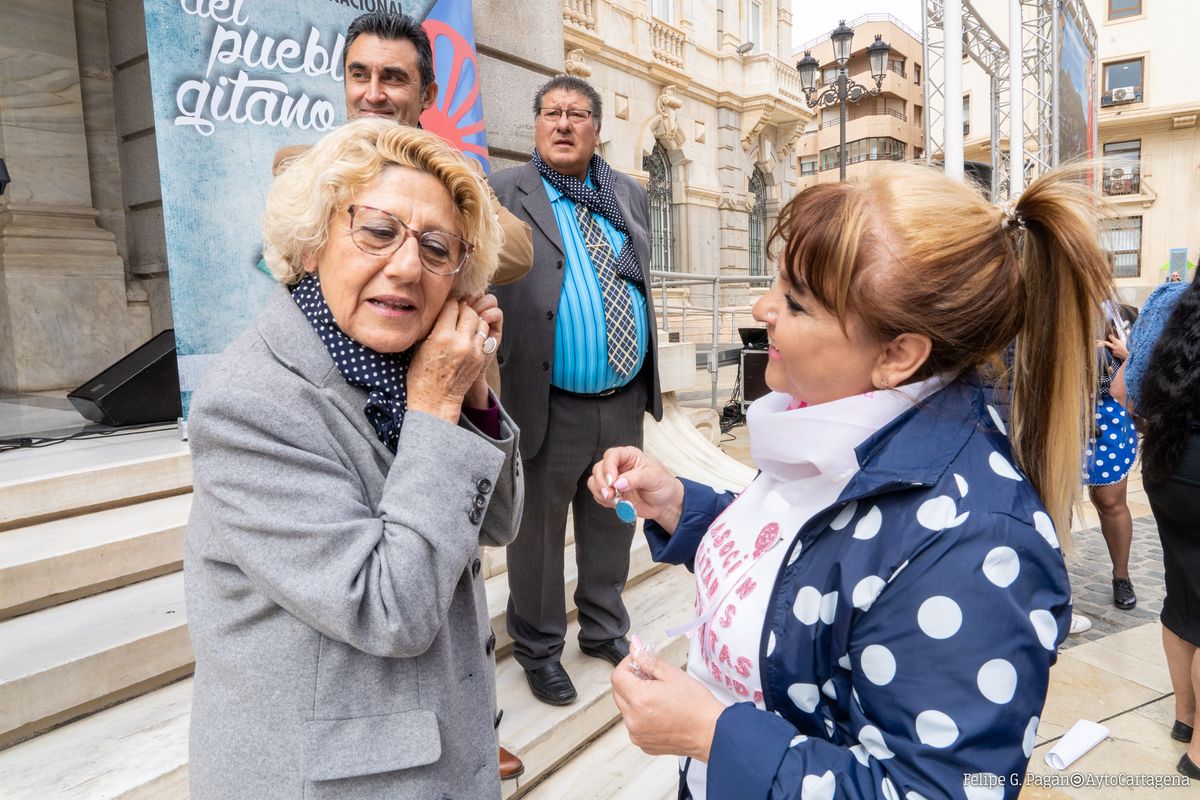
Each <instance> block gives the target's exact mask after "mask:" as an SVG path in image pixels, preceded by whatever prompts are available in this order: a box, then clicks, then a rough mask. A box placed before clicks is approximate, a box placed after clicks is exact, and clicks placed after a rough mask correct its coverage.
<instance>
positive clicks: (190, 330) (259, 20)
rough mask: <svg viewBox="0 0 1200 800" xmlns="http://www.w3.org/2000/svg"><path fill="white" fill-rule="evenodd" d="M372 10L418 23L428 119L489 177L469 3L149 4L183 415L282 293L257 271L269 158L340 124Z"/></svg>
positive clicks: (214, 0) (298, 0) (260, 0)
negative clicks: (356, 47) (352, 63)
mask: <svg viewBox="0 0 1200 800" xmlns="http://www.w3.org/2000/svg"><path fill="white" fill-rule="evenodd" d="M375 10H390V11H401V10H402V11H404V12H405V13H407V14H409V15H410V16H412V17H415V18H416V19H418V20H421V21H422V24H423V25H424V27H425V29H426V31H427V32H428V34H429V38H430V41H431V43H432V45H433V50H434V67H435V73H436V77H437V82H438V97H437V101H436V102H435V103H434V105H433V106H431V107H430V108H429V109H427V110H426V111H425V113H424V114H422V116H421V124H422V126H423V127H425V128H427V129H429V130H431V131H433V132H435V133H437V134H439V135H440V136H442V137H443V138H445V139H446V140H448V141H449V142H450V143H451V144H453V145H454V146H456V147H458V148H459V149H460V150H462V151H463V152H464V153H466V154H467V155H469V156H471V157H473V158H476V159H478V160H479V161H480V162H481V163H482V164H483V166H484V169H485V170H486V169H487V168H488V154H487V137H486V132H485V130H484V121H483V101H482V99H481V96H480V88H479V79H478V74H479V73H478V69H477V58H476V54H475V29H474V22H473V19H472V14H471V0H145V11H146V40H147V43H148V51H149V59H150V75H151V87H152V95H153V104H154V122H155V137H156V141H157V145H158V168H159V179H160V182H161V186H162V213H163V227H164V230H165V233H166V242H167V265H168V270H169V275H170V281H171V308H172V313H173V316H174V324H175V341H176V346H177V351H178V357H179V378H180V388H181V391H182V392H183V406H184V413H185V415H186V413H187V407H188V397H189V395H190V393H191V391H192V389H194V388H195V386H196V382H197V381H198V380H199V378H200V376H201V375H202V374H203V372H204V369H205V367H206V365H207V364H208V363H209V361H210V360H211V359H212V358H213V357H215V356H216V355H217V354H219V353H220V352H221V351H222V350H224V349H225V347H226V346H228V345H229V343H230V342H232V341H233V339H234V338H235V337H236V336H237V335H238V334H239V333H240V332H241V331H242V330H243V329H244V328H245V327H246V325H247V324H249V323H250V321H251V320H253V319H254V317H255V316H256V315H257V313H258V310H259V308H260V307H261V306H262V304H263V302H264V301H265V299H266V297H267V295H268V294H269V293H270V291H271V289H272V287H273V285H274V283H273V280H272V279H271V278H270V277H269V276H267V275H265V274H264V273H263V271H262V270H261V269H259V266H258V265H259V262H260V260H261V246H260V240H261V234H260V230H259V218H260V217H261V215H262V210H263V206H264V204H265V201H266V193H267V188H268V186H269V185H270V182H271V162H272V159H273V157H274V154H275V151H276V150H278V149H279V148H281V147H284V146H287V145H294V144H311V143H313V142H315V141H317V140H318V139H320V138H321V136H322V135H323V134H324V133H326V132H327V131H329V130H332V129H333V128H334V127H336V126H338V125H341V124H342V123H344V122H345V121H346V108H345V100H344V93H343V87H342V81H343V73H342V56H343V51H344V50H345V35H344V34H345V31H346V27H347V25H349V24H350V22H351V21H352V20H353V19H354V18H355V17H356V16H358V15H359V14H362V13H365V12H368V11H375Z"/></svg>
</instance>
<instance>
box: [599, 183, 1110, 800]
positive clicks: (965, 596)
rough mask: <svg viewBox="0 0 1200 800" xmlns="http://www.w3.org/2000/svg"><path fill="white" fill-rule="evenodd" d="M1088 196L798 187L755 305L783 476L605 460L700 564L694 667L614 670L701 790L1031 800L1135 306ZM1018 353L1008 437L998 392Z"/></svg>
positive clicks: (684, 794)
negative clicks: (1074, 518) (1111, 366)
mask: <svg viewBox="0 0 1200 800" xmlns="http://www.w3.org/2000/svg"><path fill="white" fill-rule="evenodd" d="M1085 185H1086V183H1085V182H1083V181H1081V180H1079V176H1078V173H1069V172H1054V173H1051V174H1049V175H1046V176H1044V177H1042V178H1039V179H1038V180H1036V181H1034V182H1033V183H1032V184H1031V185H1030V186H1029V188H1028V189H1027V190H1026V191H1025V193H1024V195H1022V197H1021V198H1020V201H1019V202H1017V203H1016V205H1015V206H1014V207H1012V208H1009V209H1001V208H998V207H996V206H994V205H992V204H990V203H988V202H987V201H986V200H985V199H983V198H982V197H981V196H980V195H979V194H978V193H977V192H976V191H975V190H974V189H973V188H971V187H970V186H968V185H966V184H964V183H961V182H957V181H954V180H951V179H949V178H947V177H945V176H944V175H942V174H941V173H940V172H935V171H933V170H930V169H928V168H925V167H919V166H915V165H899V164H898V165H888V166H881V167H879V168H877V169H876V170H874V171H873V172H871V173H870V174H869V175H868V176H866V177H865V178H863V179H861V180H857V181H852V182H849V183H831V184H821V185H818V186H815V187H812V188H810V189H808V190H806V191H804V192H802V193H800V194H799V195H798V196H796V197H795V198H794V199H793V200H792V201H791V202H789V203H788V204H787V206H785V207H784V209H783V210H782V212H781V214H780V218H779V222H778V224H777V226H776V229H775V231H774V232H773V234H772V238H771V244H772V250H773V251H775V252H777V254H778V258H779V269H778V275H777V278H776V281H775V284H774V285H773V286H772V288H771V289H770V291H768V292H767V294H765V295H764V296H763V297H762V298H761V299H760V300H759V301H758V302H757V303H756V304H755V308H754V313H755V317H756V319H758V320H760V321H761V322H763V323H765V324H766V327H767V333H768V339H769V342H770V352H769V355H770V360H769V362H768V367H767V373H766V379H767V383H768V385H769V386H770V387H771V389H773V392H772V393H771V394H768V395H767V396H766V397H764V398H762V399H760V400H758V401H757V402H755V403H754V405H753V406H752V407H751V409H750V411H749V415H748V421H749V427H750V437H751V453H752V455H753V457H754V459H755V461H756V462H757V465H758V467H759V468H760V470H761V472H760V473H759V475H758V476H757V477H756V478H755V480H754V481H753V482H752V483H751V484H750V485H749V486H748V487H747V488H746V489H745V490H744V491H743V492H742V493H741V494H740V495H738V496H734V495H732V494H729V493H718V492H715V491H713V490H712V489H710V488H708V487H705V486H701V485H699V484H696V483H693V482H691V481H687V480H682V479H679V478H676V477H674V476H672V475H671V474H670V473H669V472H667V471H666V469H665V468H664V467H663V466H662V465H661V464H659V463H658V462H656V461H654V460H652V459H651V458H649V457H648V456H646V455H645V454H644V453H642V452H641V451H639V450H637V449H635V448H615V449H613V450H610V451H608V452H607V453H606V454H605V457H604V459H603V461H601V462H600V463H598V464H597V465H596V467H595V468H594V470H593V474H592V477H591V478H590V481H589V485H590V486H591V488H592V492H593V494H594V496H595V497H596V499H597V501H598V502H600V503H603V504H606V505H614V504H615V502H616V501H617V500H618V498H619V499H620V500H622V501H624V502H629V503H632V504H633V506H634V508H635V509H636V510H637V512H638V513H639V514H640V515H641V516H642V517H644V518H646V520H647V522H646V526H645V530H646V535H647V538H648V539H649V541H650V546H651V549H652V551H653V553H654V555H655V558H657V559H658V560H660V561H665V562H669V563H676V564H684V565H686V566H687V567H688V568H689V569H692V570H693V571H694V572H695V574H696V595H695V608H696V617H695V619H694V620H692V622H691V623H690V624H687V625H685V626H683V628H684V630H686V631H688V635H689V636H690V637H691V649H690V652H689V657H688V665H687V668H686V671H685V670H679V669H676V668H675V667H673V666H671V665H668V664H663V663H662V662H658V663H651V662H650V660H649V659H645V660H640V659H639V656H638V654H637V649H636V648H635V652H634V655H633V656H631V659H633V661H634V662H635V664H636V666H637V667H638V669H637V671H634V670H633V669H631V666H633V665H631V664H630V663H629V662H626V663H625V664H623V665H622V666H621V667H619V668H618V669H617V670H616V671H615V672H614V673H613V679H612V680H613V686H614V690H615V697H616V700H617V704H618V706H619V707H620V709H621V711H622V714H623V716H624V719H625V724H626V726H627V727H628V729H629V732H630V737H631V739H632V740H633V742H634V743H635V744H638V745H639V746H641V747H642V748H643V749H644V750H646V751H647V752H649V753H656V754H661V753H670V754H676V755H679V756H681V757H682V758H681V762H680V766H681V771H682V775H681V786H680V797H681V798H702V797H706V796H707V797H713V798H727V797H737V798H747V799H749V798H800V797H802V796H803V797H833V796H835V794H836V796H837V797H845V798H898V797H909V798H916V797H922V798H933V797H947V796H952V797H962V796H964V794H965V796H966V797H968V798H975V797H988V798H999V797H1002V796H1003V797H1008V798H1015V797H1016V796H1017V794H1018V792H1019V791H1020V788H1021V782H1020V780H1019V778H1020V777H1021V776H1022V775H1023V774H1024V771H1025V768H1026V765H1027V763H1028V761H1029V757H1030V755H1031V754H1032V752H1033V747H1034V743H1035V741H1036V739H1035V735H1036V731H1037V726H1038V721H1039V715H1040V714H1041V710H1042V704H1043V703H1044V701H1045V697H1046V690H1047V686H1048V683H1049V670H1050V665H1051V664H1052V663H1053V661H1054V658H1055V651H1056V648H1057V646H1058V644H1059V643H1060V642H1061V641H1062V640H1063V639H1064V638H1065V637H1066V635H1067V629H1068V625H1069V622H1070V616H1071V605H1070V587H1069V585H1068V580H1067V571H1066V568H1065V566H1064V564H1063V558H1062V551H1061V549H1060V539H1061V540H1062V543H1063V544H1065V543H1066V541H1065V540H1066V538H1067V536H1068V535H1069V534H1068V532H1069V530H1070V509H1071V505H1072V503H1073V501H1075V500H1076V498H1077V495H1078V492H1079V483H1080V481H1079V465H1080V457H1081V455H1082V453H1083V452H1084V446H1085V442H1086V438H1087V435H1088V433H1089V431H1090V422H1091V419H1092V416H1093V410H1092V409H1093V407H1094V404H1093V397H1092V395H1093V394H1094V392H1095V387H1096V361H1095V357H1094V353H1095V351H1094V342H1093V338H1092V337H1093V332H1094V330H1095V327H1094V324H1095V322H1096V318H1095V317H1096V315H1097V314H1098V312H1099V309H1100V303H1101V301H1102V300H1104V299H1106V298H1108V297H1109V296H1110V295H1111V280H1110V272H1109V268H1108V265H1107V262H1106V260H1105V258H1104V255H1103V253H1102V252H1101V250H1100V248H1099V246H1098V240H1097V232H1096V220H1097V207H1096V200H1095V197H1094V196H1093V195H1092V194H1091V193H1089V192H1088V191H1087V190H1086V189H1085V188H1084V187H1085ZM1014 340H1015V342H1016V358H1015V364H1014V367H1013V375H1012V392H1011V397H1012V411H1011V425H1010V426H1007V427H1008V429H1007V430H1006V426H1005V425H1004V423H1003V422H1002V420H1001V417H1000V415H999V414H998V413H997V412H996V410H995V408H994V407H993V405H992V399H991V392H990V391H989V389H988V387H989V386H991V385H998V384H999V383H1000V381H1001V378H1000V377H999V376H997V375H995V374H994V373H993V372H991V365H992V364H995V363H998V361H999V356H1000V355H1001V354H1002V353H1003V351H1004V350H1005V348H1006V347H1007V346H1008V345H1009V344H1010V343H1012V342H1013V341H1014ZM1004 383H1005V384H1006V383H1007V381H1005V382H1004Z"/></svg>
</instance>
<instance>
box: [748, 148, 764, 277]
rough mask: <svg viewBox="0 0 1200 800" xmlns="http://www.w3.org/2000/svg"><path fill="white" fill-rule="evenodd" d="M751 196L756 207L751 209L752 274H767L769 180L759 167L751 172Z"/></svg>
mask: <svg viewBox="0 0 1200 800" xmlns="http://www.w3.org/2000/svg"><path fill="white" fill-rule="evenodd" d="M750 196H751V197H753V198H754V208H752V209H750V274H751V275H766V274H767V256H766V252H765V242H766V238H767V182H766V180H765V179H764V178H763V174H762V173H761V172H759V170H758V168H755V170H754V172H752V173H750Z"/></svg>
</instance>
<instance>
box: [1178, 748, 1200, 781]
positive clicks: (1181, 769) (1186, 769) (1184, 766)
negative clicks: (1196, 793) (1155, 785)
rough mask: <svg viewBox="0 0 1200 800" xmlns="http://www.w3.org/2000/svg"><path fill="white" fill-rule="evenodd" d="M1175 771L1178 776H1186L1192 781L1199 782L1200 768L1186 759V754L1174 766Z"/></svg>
mask: <svg viewBox="0 0 1200 800" xmlns="http://www.w3.org/2000/svg"><path fill="white" fill-rule="evenodd" d="M1175 771H1176V772H1178V773H1179V774H1180V775H1187V776H1188V777H1189V778H1191V779H1192V780H1196V781H1200V767H1198V766H1196V764H1195V763H1194V762H1193V761H1192V760H1191V759H1190V758H1188V754H1187V753H1184V754H1183V755H1182V756H1180V757H1179V763H1178V764H1176V765H1175Z"/></svg>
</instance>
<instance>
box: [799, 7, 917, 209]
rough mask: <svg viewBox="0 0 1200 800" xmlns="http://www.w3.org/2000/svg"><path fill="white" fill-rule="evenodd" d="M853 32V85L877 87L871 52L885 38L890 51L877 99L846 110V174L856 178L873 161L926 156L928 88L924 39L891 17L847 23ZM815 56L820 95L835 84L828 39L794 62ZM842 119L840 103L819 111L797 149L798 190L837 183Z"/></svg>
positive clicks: (869, 16)
mask: <svg viewBox="0 0 1200 800" xmlns="http://www.w3.org/2000/svg"><path fill="white" fill-rule="evenodd" d="M846 24H847V25H849V26H850V27H851V28H853V29H854V39H853V41H852V42H851V53H850V61H849V63H848V65H847V72H848V73H849V77H850V79H851V80H853V81H856V82H857V83H860V84H862V85H864V86H866V87H868V88H870V89H874V88H875V79H874V78H872V77H871V68H870V64H869V62H868V58H867V48H868V47H869V46H870V45H871V43H872V42H874V41H875V37H876V36H881V37H882V38H883V41H885V42H887V43H888V44H889V45H890V46H891V52H890V54H889V55H888V64H887V70H886V72H885V77H884V79H883V83H882V85H881V86H880V87H879V92H878V94H874V95H867V96H865V97H863V98H862V99H860V100H859V101H858V102H856V103H847V105H846V174H847V177H853V176H854V175H855V174H858V173H860V172H864V171H866V170H867V169H869V168H870V166H871V163H872V162H874V161H901V160H905V159H913V158H920V157H921V156H923V155H924V153H925V149H924V148H925V131H924V128H925V119H924V111H925V108H924V103H925V99H924V87H923V86H922V80H923V75H922V69H923V64H922V58H921V35H920V34H919V33H917V32H916V31H914V30H912V29H911V28H909V27H907V26H906V25H905V24H904V23H903V22H901V21H900V20H898V19H896V18H895V17H893V16H891V15H890V14H864V15H863V16H860V17H858V18H856V19H853V20H849V21H847V23H846ZM806 51H807V52H811V53H812V55H813V57H814V58H816V59H817V61H818V62H820V65H821V71H820V74H819V80H818V84H817V92H818V94H819V93H820V92H821V91H823V90H825V89H827V88H830V87H835V86H836V84H837V72H838V67H837V63H836V62H835V61H834V54H833V43H832V42H831V41H830V39H829V35H828V34H826V35H824V36H822V37H820V38H818V39H814V40H813V41H811V42H806V43H805V44H803V45H801V46H800V47H799V48H797V49H796V50H795V51H794V53H793V56H794V57H795V59H799V58H801V57H803V55H804V53H805V52H806ZM839 114H840V110H839V107H838V104H837V103H833V104H832V105H830V106H827V107H824V108H821V109H820V110H819V111H818V112H816V115H815V116H814V117H813V119H812V120H811V121H810V122H809V124H808V125H807V126H806V128H805V130H804V134H803V136H802V137H801V139H800V143H799V145H798V146H797V152H798V157H799V170H798V172H799V176H798V180H797V184H796V188H797V190H800V189H805V188H807V187H809V186H812V185H814V184H816V183H820V182H823V181H836V180H838V166H839V130H838V126H839Z"/></svg>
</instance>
